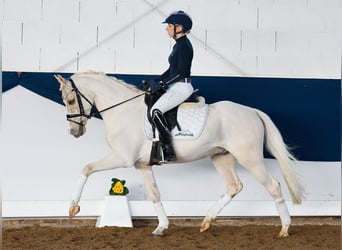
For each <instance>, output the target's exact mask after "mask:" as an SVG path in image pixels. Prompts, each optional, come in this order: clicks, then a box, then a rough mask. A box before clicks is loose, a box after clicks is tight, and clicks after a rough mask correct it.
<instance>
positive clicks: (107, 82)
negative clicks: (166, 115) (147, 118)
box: [86, 77, 144, 122]
mask: <svg viewBox="0 0 342 250" xmlns="http://www.w3.org/2000/svg"><path fill="white" fill-rule="evenodd" d="M96 81H97V82H92V83H89V82H88V83H87V86H86V88H87V89H88V91H89V92H90V93H91V95H93V96H94V101H95V106H96V108H97V110H99V111H101V110H104V109H107V108H110V107H112V106H114V107H112V108H110V109H109V110H107V111H104V112H103V113H101V115H102V118H103V120H104V121H105V122H106V121H109V122H112V120H116V121H118V119H120V120H121V119H122V116H123V115H126V116H127V112H128V114H129V115H132V116H135V115H138V114H139V113H141V112H143V110H144V104H143V97H139V98H136V99H133V100H130V101H128V100H129V99H130V98H132V97H135V96H137V95H139V94H140V93H142V92H140V91H137V90H136V89H134V88H133V87H130V86H129V85H126V84H124V83H122V82H120V81H119V80H115V79H111V78H107V77H104V78H102V77H99V78H96ZM116 81H117V82H116ZM126 101H127V102H126Z"/></svg>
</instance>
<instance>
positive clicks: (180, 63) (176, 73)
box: [155, 35, 194, 85]
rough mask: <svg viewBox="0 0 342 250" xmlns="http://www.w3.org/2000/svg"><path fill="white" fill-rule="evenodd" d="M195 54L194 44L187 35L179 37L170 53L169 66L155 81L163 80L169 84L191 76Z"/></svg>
mask: <svg viewBox="0 0 342 250" xmlns="http://www.w3.org/2000/svg"><path fill="white" fill-rule="evenodd" d="M193 55H194V52H193V49H192V45H191V42H190V40H189V39H188V38H187V36H186V35H185V36H182V37H180V38H178V39H177V40H176V44H175V45H174V46H173V49H172V52H171V54H170V55H169V64H170V66H169V68H168V69H167V70H166V71H165V72H164V73H163V74H162V75H161V76H160V77H158V78H157V79H156V80H155V81H157V82H159V81H163V82H164V83H166V84H167V85H168V84H172V83H174V82H178V81H180V80H182V79H184V78H190V75H191V63H192V58H193Z"/></svg>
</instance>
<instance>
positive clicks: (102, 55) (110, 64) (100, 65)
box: [78, 48, 115, 72]
mask: <svg viewBox="0 0 342 250" xmlns="http://www.w3.org/2000/svg"><path fill="white" fill-rule="evenodd" d="M88 70H94V71H99V72H113V71H114V70H115V51H114V50H113V49H109V48H104V49H102V48H96V49H94V50H92V51H91V52H90V53H88V54H86V55H84V56H82V57H81V58H80V59H79V69H78V71H88Z"/></svg>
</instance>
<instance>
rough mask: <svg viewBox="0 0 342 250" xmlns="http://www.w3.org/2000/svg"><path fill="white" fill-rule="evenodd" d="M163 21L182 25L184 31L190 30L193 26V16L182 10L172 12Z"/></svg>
mask: <svg viewBox="0 0 342 250" xmlns="http://www.w3.org/2000/svg"><path fill="white" fill-rule="evenodd" d="M163 23H168V24H169V23H170V24H173V25H182V26H183V32H184V33H186V32H188V31H189V30H191V28H192V20H191V18H190V17H189V15H188V14H186V13H185V12H184V11H182V10H179V11H176V12H173V13H171V15H170V16H169V17H167V18H166V19H165V21H164V22H163Z"/></svg>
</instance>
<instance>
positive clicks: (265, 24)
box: [257, 7, 293, 30]
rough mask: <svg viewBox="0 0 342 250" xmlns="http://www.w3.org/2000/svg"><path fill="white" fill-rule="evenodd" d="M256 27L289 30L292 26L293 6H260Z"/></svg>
mask: <svg viewBox="0 0 342 250" xmlns="http://www.w3.org/2000/svg"><path fill="white" fill-rule="evenodd" d="M258 12H259V14H258V24H257V25H258V28H260V29H272V30H283V29H285V30H289V29H292V28H293V18H292V16H293V8H285V7H284V8H274V7H265V8H260V9H259V11H258Z"/></svg>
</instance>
